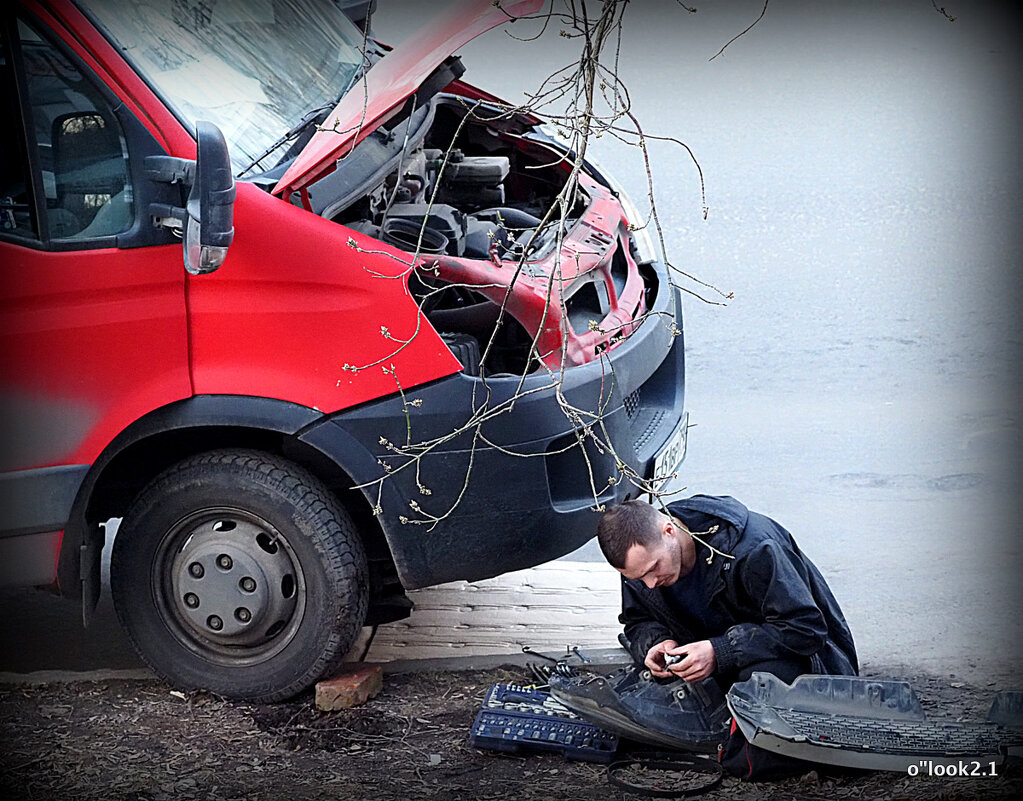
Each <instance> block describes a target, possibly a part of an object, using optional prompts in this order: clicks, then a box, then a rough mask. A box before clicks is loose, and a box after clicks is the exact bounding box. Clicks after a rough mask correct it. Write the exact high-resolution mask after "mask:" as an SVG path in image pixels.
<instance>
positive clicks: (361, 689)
mask: <svg viewBox="0 0 1023 801" xmlns="http://www.w3.org/2000/svg"><path fill="white" fill-rule="evenodd" d="M383 686H384V678H383V673H382V672H381V670H380V665H356V666H353V667H350V668H346V669H345V670H344V671H342V672H341V673H339V674H338V675H337V676H334V677H333V678H331V679H326V680H324V681H321V682H319V683H317V685H316V708H317V709H321V710H323V711H324V712H332V711H334V710H337V709H350V708H351V707H353V706H358V705H359V704H364V703H366V701H367V700H368V699H370V698H372V697H373V696H375V695H376V694H377V693H378V692H380V690H381V689H382V688H383Z"/></svg>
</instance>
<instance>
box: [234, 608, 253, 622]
mask: <svg viewBox="0 0 1023 801" xmlns="http://www.w3.org/2000/svg"><path fill="white" fill-rule="evenodd" d="M234 616H235V617H236V618H237V619H238V621H239V622H240V623H248V622H249V621H250V620H252V612H250V611H249V610H248V609H246V608H245V607H244V606H239V607H238V608H237V609H235V610H234Z"/></svg>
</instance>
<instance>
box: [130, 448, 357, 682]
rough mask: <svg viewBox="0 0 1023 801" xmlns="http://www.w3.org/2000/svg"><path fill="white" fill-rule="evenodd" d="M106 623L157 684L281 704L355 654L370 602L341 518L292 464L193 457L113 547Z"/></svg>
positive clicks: (347, 522) (169, 475) (160, 480)
mask: <svg viewBox="0 0 1023 801" xmlns="http://www.w3.org/2000/svg"><path fill="white" fill-rule="evenodd" d="M110 571H111V577H110V584H111V590H112V592H113V598H114V607H115V609H116V610H117V616H118V619H119V620H120V621H121V625H122V626H123V627H124V628H125V630H126V631H127V633H128V636H129V638H130V639H131V641H132V644H133V645H134V647H135V650H136V651H137V652H138V654H139V656H140V657H141V658H142V659H143V660H144V661H145V662H146V663H147V664H148V665H149V666H150V667H151V668H152V669H153V670H154V671H155V672H156V673H157V674H158V675H159V676H161V677H162V678H163V679H164V680H166V681H167V682H168V683H169V684H172V685H174V686H177V687H181V688H183V689H197V688H202V689H206V690H209V691H211V692H214V693H217V694H219V695H223V696H226V697H228V698H235V699H245V700H250V701H260V702H273V701H280V700H283V699H285V698H289V697H291V696H293V695H295V694H296V693H299V692H301V691H302V690H304V689H306V688H307V687H309V686H310V685H312V684H313V683H315V682H316V681H317V680H318V679H320V678H322V677H323V676H324V675H325V674H327V673H328V672H330V671H332V670H333V669H335V668H336V667H337V665H338V664H339V663H340V662H341V660H342V659H343V658H344V656H345V654H346V653H347V652H348V650H349V649H350V648H351V646H352V644H353V643H354V642H355V638H356V637H357V636H358V634H359V630H360V629H361V627H362V625H363V622H364V621H365V619H366V606H367V599H368V597H369V590H368V579H367V568H366V556H365V553H364V551H363V548H362V542H361V540H360V538H359V535H358V533H357V532H356V529H355V526H354V524H353V523H352V520H351V517H350V516H349V515H348V513H347V512H346V511H345V509H344V507H343V506H341V505H340V504H339V503H338V502H337V500H336V499H335V498H334V496H333V495H332V494H331V492H330V491H329V490H328V489H327V488H326V487H325V486H324V485H323V484H322V483H321V482H320V481H319V480H318V479H316V478H315V477H314V476H313V475H312V474H310V473H309V472H307V471H306V470H304V469H302V468H301V467H299V466H298V465H295V464H293V463H291V462H288V461H286V460H284V459H281V458H279V457H277V456H272V455H269V454H266V453H261V452H258V451H243V450H224V451H211V452H209V453H205V454H201V455H199V456H195V457H192V458H189V459H186V460H185V461H183V462H180V463H179V464H177V465H175V466H174V467H172V468H170V469H169V470H167V471H166V472H164V473H162V474H161V475H159V476H157V477H156V478H155V479H154V480H153V481H152V482H151V483H150V484H149V485H148V486H147V487H146V488H145V489H144V490H143V491H142V492H141V493H140V494H139V496H138V497H137V498H136V499H135V501H134V502H133V503H132V505H131V508H130V509H129V511H128V513H127V514H126V515H125V517H124V519H123V521H122V522H121V526H120V528H119V530H118V533H117V538H116V540H115V541H114V547H113V554H112V558H111V565H110Z"/></svg>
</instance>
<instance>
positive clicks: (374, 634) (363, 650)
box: [359, 626, 377, 662]
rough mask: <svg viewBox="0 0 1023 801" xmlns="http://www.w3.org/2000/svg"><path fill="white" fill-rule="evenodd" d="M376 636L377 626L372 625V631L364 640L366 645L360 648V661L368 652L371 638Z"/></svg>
mask: <svg viewBox="0 0 1023 801" xmlns="http://www.w3.org/2000/svg"><path fill="white" fill-rule="evenodd" d="M376 636H377V627H376V626H374V627H373V631H371V632H370V633H369V639H368V640H366V647H365V648H363V649H362V656H360V657H359V661H360V662H364V661H365V660H366V654H368V653H369V647H370V646H371V645H372V644H373V638H374V637H376Z"/></svg>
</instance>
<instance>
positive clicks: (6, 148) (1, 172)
mask: <svg viewBox="0 0 1023 801" xmlns="http://www.w3.org/2000/svg"><path fill="white" fill-rule="evenodd" d="M0 118H2V119H5V120H7V123H6V124H4V125H0V233H6V234H15V235H17V236H23V237H31V238H33V239H37V238H38V237H39V230H38V228H37V227H36V224H35V215H34V213H33V212H34V209H33V207H32V196H31V194H30V193H29V188H30V186H31V180H30V178H29V172H28V157H27V155H26V153H25V151H24V143H23V142H22V139H21V131H20V126H19V125H18V124H17V121H18V120H19V119H20V114H19V112H18V92H17V87H16V86H15V82H14V69H13V65H12V64H11V52H10V47H9V46H8V43H7V39H6V37H4V36H3V35H2V33H0Z"/></svg>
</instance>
